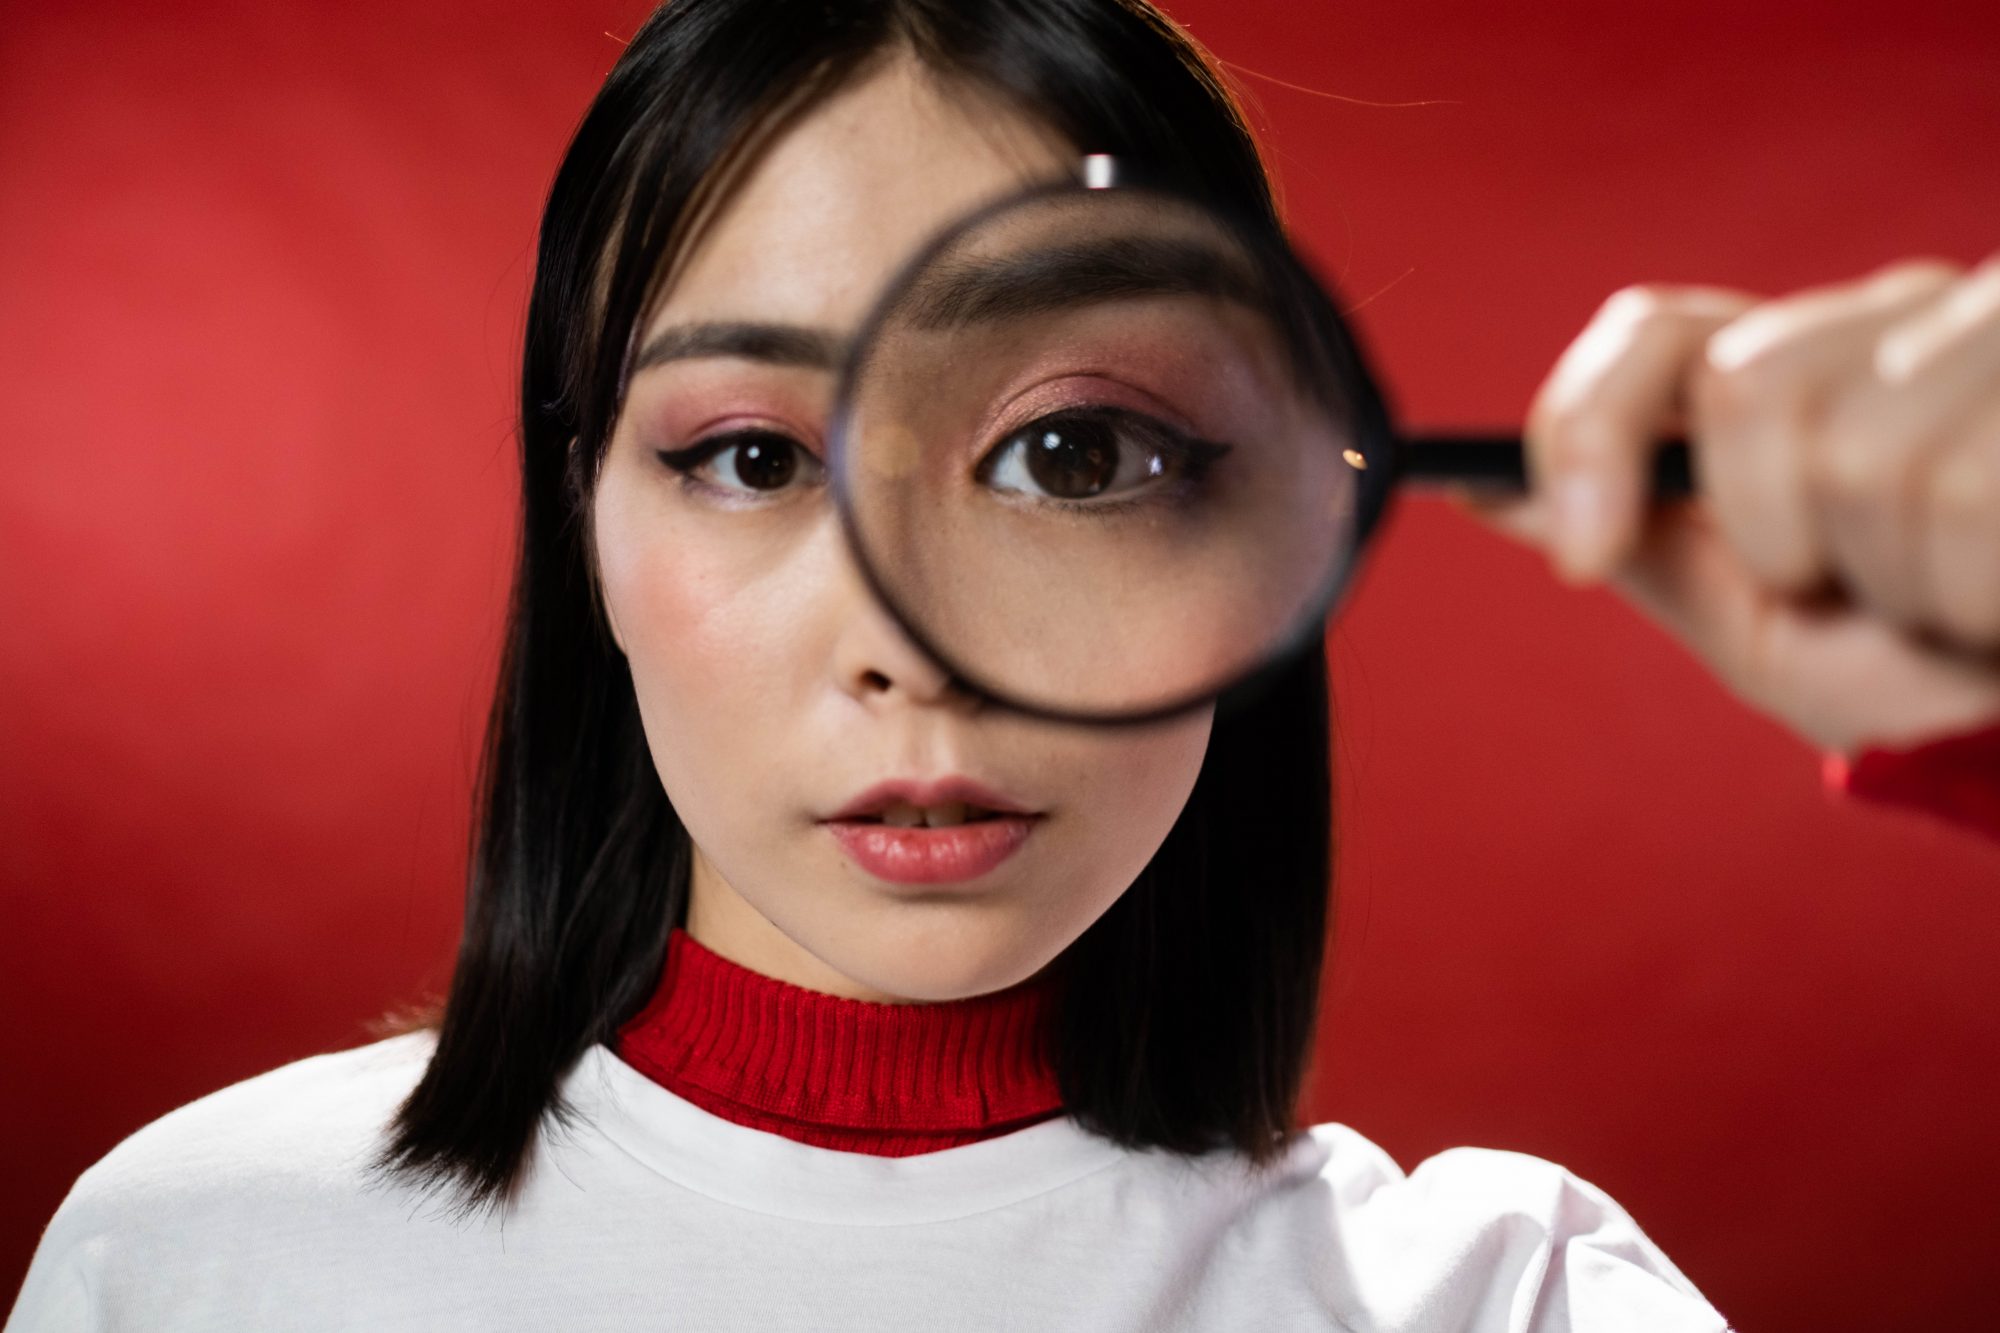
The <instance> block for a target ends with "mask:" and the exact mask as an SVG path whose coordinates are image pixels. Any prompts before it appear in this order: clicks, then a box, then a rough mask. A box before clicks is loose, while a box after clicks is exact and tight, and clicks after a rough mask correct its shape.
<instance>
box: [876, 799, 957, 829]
mask: <svg viewBox="0 0 2000 1333" xmlns="http://www.w3.org/2000/svg"><path fill="white" fill-rule="evenodd" d="M971 808H972V807H970V806H968V805H966V803H965V802H964V801H946V802H945V803H944V804H943V805H928V806H920V805H911V804H910V803H909V802H908V801H895V802H892V803H891V804H889V805H888V806H886V807H885V808H884V809H883V811H882V822H883V823H884V824H894V825H895V826H896V827H897V828H916V827H917V826H918V825H919V824H922V825H925V826H926V827H929V828H938V827H941V826H943V825H947V824H963V823H964V822H965V817H966V814H967V813H968V812H969V811H970V810H971Z"/></svg>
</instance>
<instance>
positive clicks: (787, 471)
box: [659, 430, 824, 493]
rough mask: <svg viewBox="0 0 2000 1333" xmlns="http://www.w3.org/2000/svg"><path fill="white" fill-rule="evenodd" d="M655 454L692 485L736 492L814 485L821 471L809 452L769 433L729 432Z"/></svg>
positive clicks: (762, 431) (789, 440)
mask: <svg viewBox="0 0 2000 1333" xmlns="http://www.w3.org/2000/svg"><path fill="white" fill-rule="evenodd" d="M659 455H660V461H661V462H663V463H665V464H666V465H667V466H668V467H670V468H672V469H674V471H676V472H678V473H680V474H681V475H682V476H683V477H685V478H687V479H689V480H691V481H694V482H698V483H700V484H702V485H707V486H713V487H715V488H716V489H718V490H725V491H734V492H738V493H759V492H761V493H770V492H773V491H782V490H784V489H785V488H786V487H787V486H790V485H791V484H792V483H793V482H795V481H803V482H806V483H808V484H810V483H813V482H817V481H818V480H819V479H820V476H821V474H822V473H823V472H824V469H823V468H822V467H821V465H820V462H819V460H818V459H817V458H814V457H813V455H812V452H811V451H810V450H808V449H806V448H805V446H803V445H801V444H799V443H797V442H796V441H794V440H792V439H790V438H788V437H787V436H784V435H780V434H779V433H778V432H776V431H773V430H741V431H731V432H729V433H728V434H726V435H714V436H710V437H709V438H708V439H706V440H700V441H698V442H696V443H694V444H691V445H689V446H688V447H687V448H685V449H662V450H660V451H659Z"/></svg>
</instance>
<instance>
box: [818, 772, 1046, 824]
mask: <svg viewBox="0 0 2000 1333" xmlns="http://www.w3.org/2000/svg"><path fill="white" fill-rule="evenodd" d="M955 804H963V805H965V806H967V807H969V809H968V810H967V811H966V815H967V817H968V818H970V817H971V816H972V815H973V814H975V813H978V814H986V815H993V814H1000V815H1032V814H1035V813H1037V812H1036V811H1034V810H1031V809H1029V808H1028V806H1027V805H1026V804H1024V803H1023V802H1021V801H1018V800H1015V799H1014V798H1013V797H1011V796H1009V795H1007V794H1006V793H1005V792H1000V791H995V790H994V789H993V788H991V787H988V786H987V785H986V784H984V783H981V782H975V781H974V780H973V779H971V778H967V777H961V776H959V775H957V774H949V775H947V776H945V777H942V778H938V779H935V780H932V781H928V782H926V781H922V780H919V779H915V778H891V779H889V780H888V781H886V782H878V783H876V784H875V785H874V786H872V787H870V788H868V790H866V791H864V792H862V793H861V794H860V795H858V796H856V797H855V798H854V799H853V800H851V801H849V802H848V803H847V804H846V805H843V806H842V807H841V808H840V809H838V810H836V811H835V812H834V813H833V814H831V815H829V816H827V819H828V820H829V821H831V820H855V819H870V820H880V819H881V817H882V816H883V815H884V814H885V813H887V812H889V811H891V810H892V809H895V808H896V807H898V806H916V807H918V808H919V809H929V810H936V809H938V808H940V807H943V806H949V805H955Z"/></svg>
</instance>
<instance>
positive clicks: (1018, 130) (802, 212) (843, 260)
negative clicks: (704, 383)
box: [647, 55, 1077, 334]
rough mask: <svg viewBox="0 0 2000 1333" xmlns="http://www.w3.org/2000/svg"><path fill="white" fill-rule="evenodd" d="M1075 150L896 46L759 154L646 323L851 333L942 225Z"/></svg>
mask: <svg viewBox="0 0 2000 1333" xmlns="http://www.w3.org/2000/svg"><path fill="white" fill-rule="evenodd" d="M1076 151H1077V150H1076V149H1075V148H1074V147H1073V146H1072V145H1070V144H1068V143H1066V142H1065V141H1064V140H1063V139H1062V137H1061V136H1060V135H1058V134H1056V133H1055V132H1054V131H1053V130H1052V129H1050V128H1048V127H1047V126H1045V125H1043V124H1042V123H1040V122H1038V121H1035V120H1033V119H1031V118H1029V117H1027V116H1026V115H1024V114H1022V113H1021V112H1020V111H1018V110H1016V109H1014V108H1012V107H1010V106H1009V105H1007V104H1006V103H1004V102H1002V101H1000V100H999V99H998V98H997V97H995V96H994V95H992V94H989V93H985V92H982V91H979V90H975V89H972V88H970V87H967V86H965V85H963V84H957V83H950V82H940V81H938V80H936V79H935V78H934V77H933V76H932V75H931V74H930V73H929V72H928V71H926V70H925V69H923V68H922V67H921V66H919V65H918V64H917V63H916V62H915V61H914V60H913V59H911V58H909V57H906V56H900V55H899V56H897V57H896V58H894V59H892V60H890V61H888V62H886V63H884V64H883V65H881V66H879V67H878V68H877V69H876V70H875V71H874V72H872V73H870V74H868V75H866V76H865V77H863V78H861V79H860V80H858V81H857V82H854V83H852V84H850V85H849V86H847V87H845V88H843V89H841V90H839V91H838V92H836V93H834V94H832V95H831V96H829V97H828V98H827V99H826V100H824V101H822V102H820V103H819V104H818V105H816V106H814V107H813V108H811V109H810V110H808V111H806V112H804V113H803V114H802V115H800V116H798V117H796V118H794V119H793V120H792V121H791V122H790V123H789V124H788V125H786V126H785V128H784V129H783V130H782V131H781V132H780V133H779V134H777V135H776V136H775V137H774V138H773V139H772V140H771V141H770V142H769V143H768V144H767V145H766V146H765V147H764V148H763V149H762V150H761V151H760V153H759V154H758V156H757V158H756V159H755V160H754V161H752V162H751V163H750V164H749V165H748V166H747V167H746V168H745V169H744V170H743V172H742V173H741V174H740V176H739V178H738V179H737V180H736V181H735V182H734V183H733V184H732V186H731V188H730V190H729V193H728V195H727V197H725V198H724V199H723V200H722V201H721V202H720V204H719V205H718V206H717V208H716V209H715V211H714V213H713V214H712V215H711V216H710V217H709V219H708V220H707V221H706V222H705V223H704V225H703V226H702V227H701V229H700V231H699V232H698V233H697V235H696V236H695V237H694V239H693V244H692V246H691V247H690V249H689V250H688V251H687V253H686V254H685V255H684V256H682V258H681V260H680V262H679V263H678V264H677V265H676V272H675V273H674V276H673V278H672V280H671V285H670V286H669V287H668V288H667V290H666V291H665V293H664V294H663V296H662V299H661V301H660V303H659V305H658V306H657V307H656V308H655V310H654V312H653V316H652V318H651V319H650V320H648V322H647V323H648V330H647V332H648V333H649V334H650V333H652V332H655V331H657V330H658V329H660V328H663V327H665V326H666V325H669V324H678V323H683V322H688V321H707V320H717V321H737V320H743V321H758V322H771V323H784V324H799V325H808V326H815V327H822V328H830V329H835V330H843V331H844V330H851V329H853V328H854V327H855V326H857V325H858V324H859V323H860V322H861V319H862V317H863V316H864V315H865V314H866V313H867V309H868V306H869V304H870V302H871V301H872V300H873V299H874V297H875V294H876V293H877V292H878V291H879V290H880V289H881V287H882V286H883V284H884V283H886V282H887V281H888V279H889V278H890V276H891V275H892V274H893V273H894V272H895V271H896V268H897V267H898V265H900V264H901V263H902V261H903V260H904V259H906V258H907V257H908V256H909V255H910V254H911V253H912V252H913V251H914V250H915V249H916V248H917V246H919V245H920V244H921V243H922V242H923V241H924V239H925V238H927V237H928V236H929V235H930V234H931V233H932V232H934V231H936V230H937V229H938V228H939V227H941V226H943V225H944V224H946V223H948V222H950V221H951V220H953V219H954V218H956V217H958V216H960V215H961V214H963V213H964V212H966V211H967V210H969V209H971V208H974V207H976V206H977V205H979V204H981V203H984V202H986V201H988V200H990V199H993V198H995V197H998V196H999V195H1002V194H1005V193H1007V192H1009V191H1011V190H1014V189H1018V188H1020V187H1021V186H1022V185H1025V184H1027V183H1029V182H1031V181H1037V180H1046V179H1049V178H1050V177H1052V176H1056V175H1060V174H1063V173H1065V172H1067V171H1069V170H1071V169H1072V168H1073V164H1074V162H1075V153H1076Z"/></svg>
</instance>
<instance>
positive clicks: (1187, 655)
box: [828, 157, 1692, 723]
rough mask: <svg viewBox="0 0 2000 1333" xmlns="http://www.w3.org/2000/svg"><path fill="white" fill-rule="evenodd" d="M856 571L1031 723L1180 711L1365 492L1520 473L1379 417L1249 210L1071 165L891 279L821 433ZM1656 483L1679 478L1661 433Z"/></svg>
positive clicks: (1327, 558) (1519, 467)
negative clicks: (1071, 172)
mask: <svg viewBox="0 0 2000 1333" xmlns="http://www.w3.org/2000/svg"><path fill="white" fill-rule="evenodd" d="M828 466H829V469H830V473H831V483H832V487H833V491H834V496H835V501H836V504H837V505H838V507H839V511H840V514H841V521H842V523H843V525H844V527H845V529H846V534H847V538H848V541H849V543H850V544H851V546H852V547H853V550H854V552H855V555H856V558H857V561H858V563H859V565H860V567H861V569H862V572H863V574H864V576H865V577H866V578H867V580H868V581H869V583H870V584H871V585H872V586H873V588H874V591H875V593H876V595H877V596H878V597H879V598H880V599H881V601H882V602H883V604H884V605H885V606H886V607H887V608H888V609H889V611H890V613H891V614H892V615H894V616H895V617H896V618H897V620H898V621H899V622H901V624H902V626H903V628H904V629H905V631H906V632H907V633H908V634H909V635H910V637H911V638H912V639H913V640H914V641H915V642H916V643H918V644H919V645H920V646H921V647H922V648H923V649H924V650H925V651H926V652H928V653H930V654H931V655H932V656H933V657H934V658H936V659H937V661H938V662H939V663H940V664H942V665H943V666H944V667H946V668H947V669H948V670H949V671H951V673H952V674H953V675H954V676H955V677H956V678H957V679H958V680H959V681H960V682H961V683H962V684H963V685H964V686H965V687H966V688H969V689H971V690H973V691H975V692H977V693H979V694H982V695H984V696H986V697H987V698H989V699H991V700H994V701H995V702H998V703H1001V704H1003V705H1006V706H1010V707H1013V708H1016V709H1019V710H1021V711H1024V712H1027V713H1030V714H1034V715H1037V716H1041V717H1047V718H1053V719H1061V720H1068V721H1078V722H1095V723H1112V722H1139V721H1148V720H1153V719H1158V718H1163V717H1167V716H1171V715H1173V714H1176V713H1180V712H1184V711H1186V710H1188V709H1190V708H1194V707H1197V706H1200V705H1202V704H1204V703H1206V702H1208V701H1209V700H1211V699H1214V698H1216V697H1218V696H1220V695H1222V694H1224V693H1225V692H1227V691H1230V690H1231V689H1233V688H1235V687H1237V686H1239V685H1242V684H1245V683H1246V682H1248V681H1250V680H1252V679H1254V678H1255V677H1257V676H1258V675H1260V674H1261V673H1264V672H1266V671H1268V670H1270V669H1272V668H1274V667H1275V666H1277V665H1279V664H1281V663H1282V662H1283V661H1284V660H1285V659H1286V658H1287V657H1289V656H1290V655H1291V654H1292V653H1294V652H1295V651H1297V650H1298V649H1299V648H1300V647H1301V646H1302V645H1304V644H1305V643H1306V642H1308V641H1309V639H1310V637H1311V636H1312V635H1315V634H1318V633H1321V632H1322V629H1323V626H1324V622H1325V619H1326V617H1327V616H1328V614H1330V612H1331V611H1332V609H1333V607H1334V605H1335V603H1336V602H1337V601H1338V599H1339V598H1340V596H1341V594H1342V592H1343V591H1344V590H1345V589H1346V588H1347V587H1348V586H1349V584H1350V582H1351V580H1352V578H1353V575H1354V571H1355V569H1356V567H1357V565H1358V563H1359V561H1360V558H1361V555H1362V552H1363V551H1364V550H1365V549H1366V546H1367V543H1368V540H1369V538H1370V536H1371V535H1372V534H1373V533H1375V532H1376V531H1377V530H1378V529H1379V526H1380V523H1381V520H1382V516H1383V514H1384V512H1385V509H1386V507H1387V505H1388V502H1389V499H1390V496H1391V494H1392V492H1393V491H1394V490H1395V489H1396V488H1397V487H1399V486H1402V485H1407V484H1413V483H1414V484H1419V485H1421V484H1424V483H1426V482H1430V483H1441V482H1451V483H1458V484H1467V485H1473V486H1485V487H1498V488H1505V489H1512V490H1521V489H1523V488H1524V487H1525V485H1526V473H1525V469H1524V466H1523V455H1522V449H1521V442H1520V440H1519V439H1518V438H1514V439H1490V440H1489V439H1476V438H1465V437H1435V436H1433V437H1422V438H1403V437H1399V436H1398V435H1397V434H1396V432H1395V431H1394V429H1393V427H1392V425H1391V423H1390V420H1389V415H1388V412H1387V409H1386V407H1385V405H1384V402H1383V400H1382V396H1381V394H1380V391H1379V390H1378V388H1377V387H1376V383H1375V380H1374V378H1373V376H1372V375H1371V374H1370V373H1369V371H1368V368H1367V365H1366V364H1365V362H1364V359H1363V356H1362V353H1361V351H1360V348H1359V346H1358V345H1357V343H1356V341H1355V339H1354V337H1353V335H1352V333H1351V332H1350V330H1349V329H1348V328H1347V326H1346V324H1345V323H1344V321H1342V319H1341V318H1340V314H1339V311H1338V310H1337V308H1336V307H1335V305H1334V302H1333V300H1332V299H1331V297H1330V296H1329V295H1328V293H1327V291H1326V289H1325V288H1324V287H1323V286H1322V285H1321V284H1320V283H1319V282H1318V280H1317V279H1316V278H1314V276H1313V275H1312V273H1311V271H1310V270H1309V269H1307V268H1306V266H1305V265H1304V264H1303V262H1301V261H1300V259H1299V258H1298V257H1297V255H1296V254H1295V253H1294V252H1293V251H1292V250H1291V248H1290V247H1289V246H1288V245H1287V244H1286V243H1285V241H1284V238H1283V237H1282V236H1281V235H1278V234H1277V233H1276V232H1275V230H1274V229H1273V228H1271V227H1270V226H1269V225H1268V224H1267V223H1257V222H1254V221H1251V220H1248V219H1243V218H1238V217H1234V216H1231V215H1227V214H1225V213H1223V212H1220V211H1218V210H1216V209H1213V208H1210V207H1207V206H1204V205H1202V204H1200V203H1198V202H1195V201H1193V200H1191V199H1189V198H1187V197H1184V196H1182V195H1180V194H1177V193H1175V192H1172V191H1167V190H1163V189H1159V188H1156V187H1154V186H1151V185H1148V184H1146V183H1144V182H1143V181H1136V180H1134V179H1133V178H1132V177H1131V176H1130V174H1129V173H1122V172H1121V171H1120V168H1119V164H1117V163H1116V162H1115V161H1113V160H1111V159H1108V158H1104V157H1092V158H1087V159H1085V163H1084V171H1083V173H1082V178H1081V179H1080V180H1078V181H1074V182H1059V183H1055V184H1050V185H1044V186H1037V187H1034V188H1031V189H1028V190H1025V191H1023V192H1021V193H1020V194H1017V195H1014V196H1011V197H1009V198H1007V199H1004V200H1001V201H999V202H997V203H995V204H992V205H989V206H987V207H984V208H981V209H979V210H977V211H975V212H974V213H972V214H971V215H970V216H968V217H966V218H964V219H962V220H961V221H959V222H957V223H956V224H954V225H952V226H950V227H948V228H946V229H945V230H944V231H942V232H941V233H939V234H938V235H937V236H936V237H934V238H933V239H932V240H931V241H930V242H929V243H928V244H927V245H926V246H925V247H924V248H923V249H922V250H921V251H920V252H919V253H918V254H917V255H916V256H915V257H914V258H913V259H912V260H910V261H909V263H907V264H906V265H905V266H904V267H903V269H902V270H901V271H900V272H899V273H898V275H897V276H896V277H895V278H894V279H893V280H892V281H891V282H890V284H889V285H888V287H887V288H886V289H885V290H884V292H883V294H882V296H881V297H880V299H879V301H878V302H877V304H876V306H875V308H874V310H873V311H872V312H871V314H870V316H869V318H868V319H867V320H866V321H865V322H864V323H863V325H862V328H861V332H860V334H859V336H858V337H857V339H856V340H855V342H854V343H853V345H852V347H851V350H850V353H849V356H848V359H847V362H846V364H845V366H844V367H843V371H842V376H841V380H840V384H839V386H838V389H837V393H836V401H835V408H834V412H833V416H832V423H831V427H830V433H829V441H828ZM1653 487H1654V492H1655V494H1656V495H1660V496H1671V495H1685V494H1687V493H1689V491H1690V490H1691V489H1692V479H1691V477H1690V476H1689V469H1688V456H1687V450H1686V447H1685V445H1684V444H1680V443H1674V444H1671V445H1670V446H1668V447H1667V448H1665V449H1663V450H1662V451H1661V453H1660V456H1659V457H1658V459H1657V461H1656V463H1655V466H1654V477H1653Z"/></svg>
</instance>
